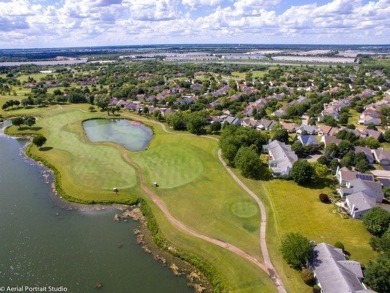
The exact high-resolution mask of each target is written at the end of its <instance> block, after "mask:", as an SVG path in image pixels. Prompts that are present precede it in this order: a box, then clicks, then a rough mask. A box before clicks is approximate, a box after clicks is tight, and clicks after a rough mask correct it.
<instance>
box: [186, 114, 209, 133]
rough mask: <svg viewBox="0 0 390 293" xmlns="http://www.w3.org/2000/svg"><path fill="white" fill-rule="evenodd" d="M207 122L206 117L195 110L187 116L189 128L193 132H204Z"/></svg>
mask: <svg viewBox="0 0 390 293" xmlns="http://www.w3.org/2000/svg"><path fill="white" fill-rule="evenodd" d="M205 124H206V123H205V119H204V117H203V116H202V115H201V114H200V113H199V112H193V113H190V114H189V115H188V116H187V123H186V126H187V130H188V131H189V132H191V133H193V134H203V133H204V126H205Z"/></svg>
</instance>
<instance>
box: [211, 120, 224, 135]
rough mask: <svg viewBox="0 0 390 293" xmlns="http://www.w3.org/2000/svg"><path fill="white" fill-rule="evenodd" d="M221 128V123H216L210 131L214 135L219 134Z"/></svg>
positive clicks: (212, 124)
mask: <svg viewBox="0 0 390 293" xmlns="http://www.w3.org/2000/svg"><path fill="white" fill-rule="evenodd" d="M221 127H222V125H221V122H219V121H215V122H214V123H211V125H210V130H211V132H212V133H218V132H220V131H221Z"/></svg>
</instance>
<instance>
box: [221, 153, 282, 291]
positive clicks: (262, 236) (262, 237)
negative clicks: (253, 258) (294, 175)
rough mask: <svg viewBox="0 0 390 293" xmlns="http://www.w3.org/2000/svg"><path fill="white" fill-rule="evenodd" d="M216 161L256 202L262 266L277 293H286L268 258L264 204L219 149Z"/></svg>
mask: <svg viewBox="0 0 390 293" xmlns="http://www.w3.org/2000/svg"><path fill="white" fill-rule="evenodd" d="M218 159H219V161H220V162H221V164H222V165H223V166H224V167H225V169H226V171H227V172H228V173H229V175H230V176H231V177H232V178H233V179H234V181H236V183H237V184H238V185H239V186H240V187H241V188H242V189H244V191H245V192H246V193H247V194H248V195H249V196H250V197H251V198H253V199H254V200H255V201H256V203H257V205H258V206H259V208H260V216H261V222H260V249H261V254H262V255H263V259H264V265H265V266H266V267H267V268H268V271H269V275H270V277H271V278H272V280H273V281H274V283H275V285H276V286H277V288H278V292H287V291H286V288H285V287H284V285H283V282H282V280H281V279H280V277H279V275H278V273H277V272H276V269H275V267H274V265H273V264H272V262H271V258H270V256H269V252H268V247H267V238H266V229H267V212H266V210H265V206H264V203H263V202H262V201H261V200H260V198H259V197H258V196H257V195H256V194H255V193H254V192H253V191H252V190H250V189H249V187H248V186H246V185H245V183H244V182H242V181H241V180H240V179H239V178H238V177H237V175H236V174H234V172H233V171H232V170H231V169H230V168H229V166H228V165H227V164H226V162H225V161H224V160H223V158H222V151H221V149H219V150H218Z"/></svg>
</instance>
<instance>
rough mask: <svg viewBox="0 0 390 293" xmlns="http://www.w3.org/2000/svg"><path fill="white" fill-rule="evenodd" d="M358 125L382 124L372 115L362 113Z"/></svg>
mask: <svg viewBox="0 0 390 293" xmlns="http://www.w3.org/2000/svg"><path fill="white" fill-rule="evenodd" d="M375 115H376V114H375ZM359 124H363V125H370V124H374V125H376V126H378V125H381V124H382V120H381V119H380V118H379V117H375V116H374V114H373V113H369V112H363V113H362V114H361V115H360V118H359Z"/></svg>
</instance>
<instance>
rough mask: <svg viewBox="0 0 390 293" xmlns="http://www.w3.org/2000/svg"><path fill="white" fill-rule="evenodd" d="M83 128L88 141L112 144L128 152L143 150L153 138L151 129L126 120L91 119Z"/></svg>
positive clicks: (84, 123) (85, 122)
mask: <svg viewBox="0 0 390 293" xmlns="http://www.w3.org/2000/svg"><path fill="white" fill-rule="evenodd" d="M83 127H84V130H85V133H86V135H87V137H88V139H89V140H90V141H92V142H114V143H117V144H120V145H122V146H124V147H125V148H127V149H128V150H130V151H141V150H144V149H145V148H146V147H147V146H148V145H149V142H150V140H151V139H152V137H153V131H152V129H151V128H149V127H147V126H146V125H144V124H142V123H138V122H134V121H130V120H126V119H92V120H87V121H84V122H83Z"/></svg>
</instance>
